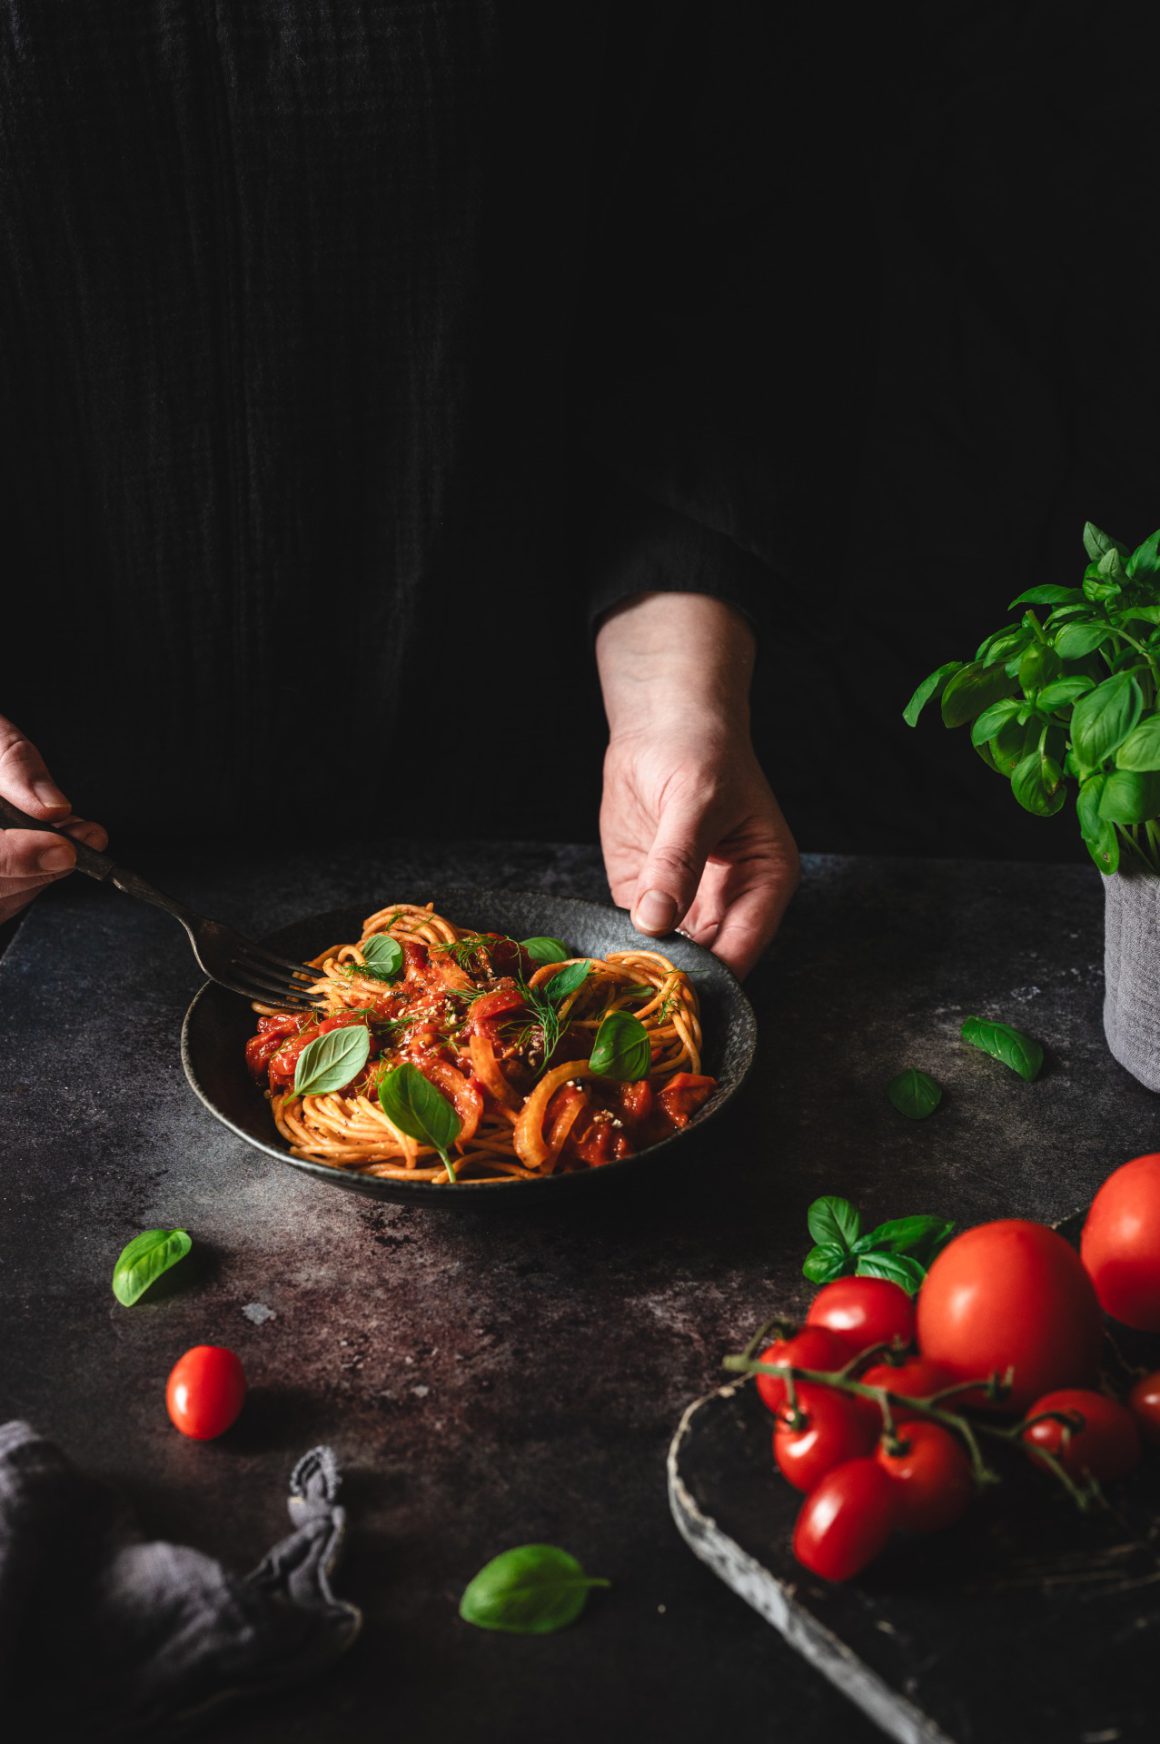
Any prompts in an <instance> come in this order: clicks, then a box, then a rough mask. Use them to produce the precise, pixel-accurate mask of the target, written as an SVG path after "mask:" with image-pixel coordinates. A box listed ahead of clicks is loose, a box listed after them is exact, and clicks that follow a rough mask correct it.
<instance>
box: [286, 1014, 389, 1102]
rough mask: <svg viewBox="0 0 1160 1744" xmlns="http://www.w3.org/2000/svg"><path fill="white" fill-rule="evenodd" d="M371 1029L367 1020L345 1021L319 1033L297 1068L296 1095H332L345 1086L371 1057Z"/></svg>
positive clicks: (295, 1074)
mask: <svg viewBox="0 0 1160 1744" xmlns="http://www.w3.org/2000/svg"><path fill="white" fill-rule="evenodd" d="M370 1052H371V1032H370V1030H369V1029H368V1028H367V1026H366V1024H365V1023H351V1024H345V1025H344V1026H343V1028H342V1029H328V1030H327V1032H326V1034H325V1035H320V1036H315V1038H314V1040H313V1041H312V1042H310V1043H309V1044H308V1045H307V1046H306V1047H304V1048H303V1050H302V1052H301V1053H300V1054H299V1056H298V1064H297V1065H296V1066H295V1068H294V1094H295V1096H328V1095H329V1094H330V1092H331V1091H332V1090H342V1089H344V1088H345V1087H346V1085H347V1084H349V1083H350V1081H351V1079H352V1078H353V1077H355V1075H356V1074H357V1073H359V1072H361V1071H362V1069H363V1067H364V1066H365V1065H366V1063H367V1060H368V1059H369V1058H370Z"/></svg>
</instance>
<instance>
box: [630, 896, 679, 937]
mask: <svg viewBox="0 0 1160 1744" xmlns="http://www.w3.org/2000/svg"><path fill="white" fill-rule="evenodd" d="M676 919H677V905H676V903H675V902H674V901H673V899H672V897H671V896H666V895H665V893H664V891H663V890H646V891H645V893H644V895H643V896H642V897H641V899H640V901H639V902H638V903H637V905H636V907H635V908H634V909H633V911H632V924H633V926H634V927H635V928H636V929H637V931H638V932H642V933H668V932H671V931H672V930H673V927H674V925H675V924H676Z"/></svg>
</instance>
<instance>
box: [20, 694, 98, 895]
mask: <svg viewBox="0 0 1160 1744" xmlns="http://www.w3.org/2000/svg"><path fill="white" fill-rule="evenodd" d="M0 796H2V797H3V798H4V799H7V800H10V801H11V803H12V804H13V805H17V806H19V807H20V809H21V811H23V812H27V813H28V816H29V817H33V818H42V819H43V820H44V822H45V823H51V824H52V825H53V826H54V829H59V830H60V831H61V832H62V833H61V834H60V835H45V834H44V832H43V831H41V830H18V829H13V830H8V829H0V921H6V920H11V919H12V916H13V915H14V914H19V913H20V910H21V909H22V908H25V907H27V905H28V904H29V903H30V902H31V901H32V899H33V897H34V896H35V895H36V894H37V892H38V891H39V890H41V889H42V888H43V886H44V885H46V884H53V883H55V882H56V880H57V879H58V878H63V877H65V876H66V874H67V873H69V872H71V871H72V869H73V867H74V866H75V865H76V863H77V857H76V850H75V849H74V848H73V847H72V846H71V845H70V843H69V842H68V840H67V839H66V838H67V837H68V836H75V837H76V839H77V840H78V841H81V842H85V843H87V844H88V846H89V847H90V848H96V849H98V851H99V850H101V849H103V848H105V847H106V846H107V844H108V840H109V838H108V836H107V835H106V834H105V832H104V830H103V829H102V828H101V826H100V824H94V823H89V822H87V821H86V820H85V819H84V818H78V817H75V816H74V815H73V813H72V812H71V811H70V810H69V803H68V800H67V799H66V798H65V796H64V794H63V793H62V792H61V791H60V788H59V787H58V786H57V785H56V783H55V781H54V780H53V779H52V776H51V775H50V774H49V773H48V770H47V769H46V768H45V766H44V759H43V758H42V757H41V755H40V752H39V751H38V750H37V749H36V746H35V745H33V744H32V743H31V741H30V740H28V739H26V738H25V736H24V734H23V733H22V732H21V731H20V729H19V727H17V726H14V725H13V723H12V722H11V721H7V720H5V719H4V717H3V715H0Z"/></svg>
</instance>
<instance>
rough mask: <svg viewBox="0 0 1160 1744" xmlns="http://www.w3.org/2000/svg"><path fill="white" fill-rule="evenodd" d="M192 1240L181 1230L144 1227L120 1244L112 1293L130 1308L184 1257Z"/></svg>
mask: <svg viewBox="0 0 1160 1744" xmlns="http://www.w3.org/2000/svg"><path fill="white" fill-rule="evenodd" d="M192 1246H193V1242H192V1241H191V1240H190V1238H189V1235H188V1233H187V1232H186V1231H185V1230H184V1229H143V1230H142V1231H141V1234H140V1235H135V1236H134V1237H133V1239H132V1241H131V1242H129V1243H128V1245H127V1246H126V1247H123V1248H122V1249H121V1252H120V1256H119V1257H118V1260H117V1263H116V1265H115V1266H114V1267H113V1294H114V1296H115V1297H116V1298H117V1300H118V1302H120V1303H122V1304H123V1305H124V1306H125V1307H126V1308H131V1307H132V1306H133V1304H134V1302H138V1301H140V1299H141V1297H142V1296H143V1295H144V1294H145V1292H146V1290H147V1289H148V1288H149V1286H150V1285H151V1284H155V1283H156V1282H157V1280H158V1278H159V1277H161V1276H162V1274H163V1273H164V1272H167V1271H169V1269H170V1267H172V1266H175V1265H176V1264H177V1262H178V1260H183V1259H184V1258H185V1256H186V1254H187V1253H188V1252H189V1250H190V1248H191V1247H192Z"/></svg>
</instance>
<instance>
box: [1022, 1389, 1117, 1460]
mask: <svg viewBox="0 0 1160 1744" xmlns="http://www.w3.org/2000/svg"><path fill="white" fill-rule="evenodd" d="M1040 1411H1065V1412H1067V1414H1068V1415H1069V1416H1071V1417H1074V1418H1075V1419H1076V1420H1077V1423H1078V1425H1079V1426H1078V1427H1077V1428H1075V1429H1073V1430H1072V1432H1071V1434H1070V1435H1069V1434H1068V1433H1067V1431H1066V1430H1065V1428H1064V1426H1063V1424H1062V1423H1061V1422H1059V1420H1058V1419H1057V1418H1053V1417H1049V1418H1046V1419H1045V1420H1044V1422H1042V1423H1033V1424H1031V1426H1030V1428H1028V1429H1025V1430H1024V1431H1023V1436H1022V1439H1023V1440H1024V1441H1025V1442H1026V1443H1027V1445H1028V1447H1030V1448H1032V1449H1035V1448H1037V1447H1042V1448H1046V1450H1047V1452H1048V1453H1054V1454H1056V1455H1057V1456H1058V1458H1059V1460H1060V1462H1061V1464H1062V1465H1063V1468H1064V1470H1065V1471H1067V1472H1070V1474H1071V1476H1072V1477H1073V1478H1082V1477H1084V1476H1085V1475H1090V1476H1091V1477H1093V1478H1097V1479H1098V1480H1099V1481H1100V1482H1101V1483H1114V1482H1115V1480H1116V1479H1117V1478H1126V1477H1127V1475H1128V1473H1129V1472H1130V1471H1135V1469H1136V1467H1137V1466H1138V1465H1139V1463H1140V1430H1139V1427H1138V1426H1137V1423H1136V1419H1135V1418H1134V1417H1133V1415H1132V1413H1131V1412H1130V1411H1129V1410H1128V1408H1127V1406H1126V1405H1120V1404H1117V1402H1116V1400H1115V1399H1109V1398H1108V1397H1107V1395H1106V1393H1094V1392H1091V1391H1089V1390H1088V1388H1086V1387H1061V1388H1060V1389H1059V1390H1058V1391H1057V1392H1054V1393H1044V1395H1043V1397H1042V1398H1041V1399H1036V1401H1035V1403H1034V1404H1033V1405H1032V1406H1031V1409H1030V1410H1029V1411H1028V1413H1027V1415H1028V1416H1029V1417H1035V1416H1038V1414H1039V1412H1040ZM1032 1457H1034V1453H1033V1455H1032Z"/></svg>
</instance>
